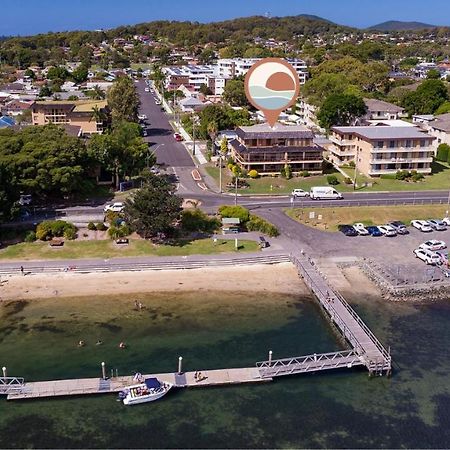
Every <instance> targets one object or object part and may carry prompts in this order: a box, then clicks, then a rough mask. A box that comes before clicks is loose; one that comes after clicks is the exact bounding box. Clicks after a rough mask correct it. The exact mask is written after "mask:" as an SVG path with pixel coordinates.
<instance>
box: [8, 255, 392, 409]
mask: <svg viewBox="0 0 450 450" xmlns="http://www.w3.org/2000/svg"><path fill="white" fill-rule="evenodd" d="M290 260H291V261H292V263H293V264H294V265H295V266H296V267H297V270H298V273H299V275H300V276H301V277H302V278H303V279H304V281H305V283H306V285H307V286H308V287H309V289H310V290H311V292H312V293H313V294H314V295H315V297H316V298H317V300H318V301H319V303H320V305H321V307H322V309H323V311H324V313H325V314H326V316H327V317H328V318H329V320H330V321H331V322H332V324H333V325H334V326H335V328H336V330H337V331H338V332H339V333H340V334H341V335H342V337H343V338H344V339H345V341H346V342H347V343H348V344H349V345H350V347H351V349H349V350H343V351H338V352H331V353H319V354H316V353H314V354H312V355H306V356H298V357H291V358H284V359H272V351H270V352H269V359H268V360H266V361H261V362H258V363H256V367H247V368H236V369H217V370H207V371H202V372H201V377H200V380H201V381H199V380H198V377H196V376H195V375H196V373H198V372H182V370H181V362H182V359H183V358H182V357H180V358H179V366H178V372H173V373H162V374H153V375H145V376H144V377H145V378H147V377H155V378H158V379H159V380H161V381H166V382H170V383H172V384H173V385H174V386H176V387H180V388H184V387H208V386H224V385H233V384H243V383H259V382H265V381H272V380H273V378H275V377H279V376H285V375H295V374H300V373H308V372H318V371H323V370H331V369H342V368H346V369H351V368H353V367H358V366H365V367H366V368H367V369H368V371H369V374H379V375H383V374H387V375H389V374H390V373H391V368H392V359H391V355H390V351H387V350H386V349H385V348H384V347H383V345H382V344H381V343H380V341H379V340H378V339H377V337H376V336H375V335H374V334H373V333H372V331H370V329H369V328H368V326H367V325H366V324H365V323H364V322H363V320H362V319H361V318H360V317H359V316H358V314H357V313H356V312H355V310H354V309H353V308H352V307H351V306H350V305H349V304H348V303H347V301H346V300H345V299H344V298H343V297H342V296H341V295H340V294H339V293H338V292H337V291H335V290H333V289H332V287H331V286H330V285H329V283H328V282H327V280H326V278H325V277H324V276H323V275H322V274H321V273H320V271H319V269H318V267H317V265H316V264H315V263H314V261H313V260H312V259H311V258H310V257H308V256H306V255H305V254H304V253H303V252H302V251H300V252H298V253H296V254H291V255H290ZM133 384H136V381H135V380H134V378H133V377H131V376H125V377H112V378H106V372H105V365H104V363H102V378H82V379H70V380H54V381H39V382H29V383H25V382H24V380H23V378H15V377H7V374H6V368H5V367H3V377H0V394H5V395H7V398H8V400H19V399H32V398H46V397H58V396H70V395H89V394H91V395H95V394H107V393H114V392H119V391H121V390H122V389H124V388H126V387H127V386H131V385H133Z"/></svg>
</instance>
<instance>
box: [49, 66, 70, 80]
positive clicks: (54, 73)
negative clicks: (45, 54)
mask: <svg viewBox="0 0 450 450" xmlns="http://www.w3.org/2000/svg"><path fill="white" fill-rule="evenodd" d="M69 76H70V73H69V71H68V70H67V69H66V68H65V67H50V69H48V72H47V78H48V79H49V80H62V81H63V82H64V81H66V80H67V79H68V78H69Z"/></svg>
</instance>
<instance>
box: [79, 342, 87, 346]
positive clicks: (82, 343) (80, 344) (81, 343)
mask: <svg viewBox="0 0 450 450" xmlns="http://www.w3.org/2000/svg"><path fill="white" fill-rule="evenodd" d="M85 345H86V342H84V341H79V342H78V347H84V346H85Z"/></svg>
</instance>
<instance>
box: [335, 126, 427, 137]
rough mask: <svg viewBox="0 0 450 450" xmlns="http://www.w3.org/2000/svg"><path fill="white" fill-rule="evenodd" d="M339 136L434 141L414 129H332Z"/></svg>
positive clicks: (372, 127)
mask: <svg viewBox="0 0 450 450" xmlns="http://www.w3.org/2000/svg"><path fill="white" fill-rule="evenodd" d="M331 129H332V130H333V131H336V132H338V133H341V134H355V135H356V136H359V137H360V138H362V139H365V140H376V139H424V138H428V139H434V137H432V136H430V135H428V134H426V133H424V132H422V131H419V129H418V128H416V127H374V126H369V127H332V128H331Z"/></svg>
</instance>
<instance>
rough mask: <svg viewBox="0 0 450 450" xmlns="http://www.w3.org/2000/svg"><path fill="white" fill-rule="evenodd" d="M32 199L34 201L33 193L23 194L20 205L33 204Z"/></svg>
mask: <svg viewBox="0 0 450 450" xmlns="http://www.w3.org/2000/svg"><path fill="white" fill-rule="evenodd" d="M32 201H33V197H32V195H30V194H22V195H21V196H20V198H19V205H20V206H28V205H31V202H32Z"/></svg>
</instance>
